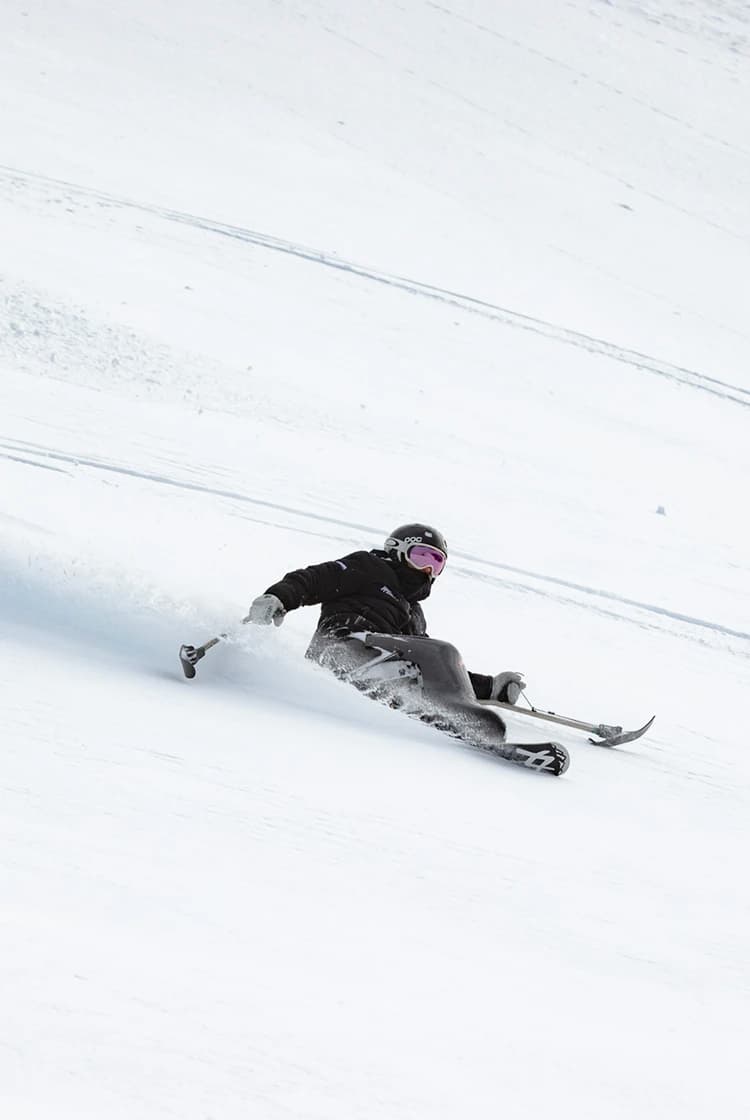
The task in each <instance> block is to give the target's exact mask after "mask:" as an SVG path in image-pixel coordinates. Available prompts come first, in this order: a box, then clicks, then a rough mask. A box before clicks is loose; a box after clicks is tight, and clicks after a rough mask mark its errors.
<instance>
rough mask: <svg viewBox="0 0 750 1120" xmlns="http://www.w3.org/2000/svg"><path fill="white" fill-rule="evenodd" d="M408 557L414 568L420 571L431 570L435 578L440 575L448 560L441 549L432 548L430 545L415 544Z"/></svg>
mask: <svg viewBox="0 0 750 1120" xmlns="http://www.w3.org/2000/svg"><path fill="white" fill-rule="evenodd" d="M406 556H407V559H408V561H409V563H410V564H411V565H412V567H414V568H418V569H419V570H420V571H426V569H427V568H431V569H432V574H433V576H439V575H440V573H441V572H442V570H443V568H444V567H445V564H446V561H447V559H448V557H447V556H446V555H445V553H444V552H441V551H440V549H439V548H432V547H431V546H430V545H429V544H413V545H412V546H411V548H410V549H409V551H408V552H407V554H406Z"/></svg>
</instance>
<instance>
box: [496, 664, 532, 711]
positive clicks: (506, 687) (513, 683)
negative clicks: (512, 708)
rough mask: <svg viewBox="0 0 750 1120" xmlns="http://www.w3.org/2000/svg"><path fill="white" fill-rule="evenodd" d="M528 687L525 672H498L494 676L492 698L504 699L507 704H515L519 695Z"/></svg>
mask: <svg viewBox="0 0 750 1120" xmlns="http://www.w3.org/2000/svg"><path fill="white" fill-rule="evenodd" d="M525 688H526V681H525V680H524V679H523V673H511V672H505V673H498V674H497V676H496V677H493V678H492V691H491V693H490V700H502V701H503V702H504V703H506V704H515V703H516V701H517V700H518V697H519V696H520V695H521V693H522V692H523V690H524V689H525Z"/></svg>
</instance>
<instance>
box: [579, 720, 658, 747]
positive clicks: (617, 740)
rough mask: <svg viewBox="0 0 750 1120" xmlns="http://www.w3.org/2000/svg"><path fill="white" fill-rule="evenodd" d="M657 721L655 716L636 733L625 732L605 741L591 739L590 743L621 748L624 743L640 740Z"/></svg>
mask: <svg viewBox="0 0 750 1120" xmlns="http://www.w3.org/2000/svg"><path fill="white" fill-rule="evenodd" d="M655 719H656V716H655V715H653V716H651V719H650V720H648V721H647V722H646V723H644V725H643V727H639V728H638V729H637V730H636V731H623V732H622V733H621V734H619V735H611V736H607V737H606V738H604V739H589V742H590V743H593V744H594V746H596V747H619V746H621V745H622V744H623V743H632V742H633V741H634V740H635V739H640V737H641V735H645V734H646V732H647V731H648V729H649V727H650V726H651V724H652V723H653V722H654V720H655Z"/></svg>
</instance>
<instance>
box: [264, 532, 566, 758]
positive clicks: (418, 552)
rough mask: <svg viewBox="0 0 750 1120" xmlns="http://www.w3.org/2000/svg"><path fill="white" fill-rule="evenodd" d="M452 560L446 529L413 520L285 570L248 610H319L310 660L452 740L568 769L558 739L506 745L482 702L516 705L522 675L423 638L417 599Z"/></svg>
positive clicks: (271, 618) (501, 728) (267, 615)
mask: <svg viewBox="0 0 750 1120" xmlns="http://www.w3.org/2000/svg"><path fill="white" fill-rule="evenodd" d="M447 560H448V548H447V545H446V542H445V538H444V537H443V535H442V533H440V532H439V531H438V530H437V529H434V528H432V527H431V526H429V525H424V524H422V523H419V522H418V523H413V524H408V525H401V526H399V528H398V529H394V531H393V532H392V533H391V535H390V536H389V537H388V538H387V539H386V541H385V544H384V546H383V549H382V550H381V549H371V550H370V551H359V552H352V553H350V554H349V555H348V556H343V557H342V558H341V559H338V560H329V561H327V562H325V563H322V564H313V565H311V566H310V567H307V568H299V569H297V570H295V571H292V572H288V573H287V574H286V575H285V576H284V577H283V579H281V580H279V581H278V583H274V584H272V585H271V586H270V587H269V588H267V590H266V591H265V592H264V593H263V594H262V595H259V596H258V597H257V598H256V599H255V600H254V601H253V603H252V604H251V606H250V610H249V613H248V621H249V622H254V623H259V624H261V625H269V624H270V623H272V622H273V623H275V624H276V625H277V626H280V625H281V623H282V622H283V621H284V617H285V616H286V614H287V613H288V612H289V611H291V610H296V609H297V607H301V606H311V605H313V604H320V606H321V611H320V618H319V621H318V626H317V629H316V631H315V634H314V635H313V638H312V641H311V642H310V645H309V647H308V650H307V654H306V656H307V657H309V658H312V659H313V660H315V661H317V662H318V663H319V664H320V665H322V666H324V667H325V668H326V669H329V670H330V671H332V672H333V673H335V674H336V675H337V676H339V677H341V678H343V679H345V680H347V681H349V682H350V683H352V684H353V685H355V686H356V687H358V688H360V689H362V690H363V691H366V692H367V693H368V694H369V695H371V696H373V697H375V698H376V699H380V700H385V701H386V702H388V703H390V704H391V705H392V706H393V707H399V708H404V709H405V710H406V711H407V712H408V714H411V715H417V716H418V718H420V719H422V720H424V721H425V722H429V723H432V724H434V725H435V726H437V727H439V728H440V729H441V730H443V731H447V732H448V733H449V734H451V735H453V736H455V737H456V738H459V739H463V740H464V741H466V742H469V743H471V744H473V745H474V746H477V747H480V748H482V749H484V750H488V751H490V752H492V753H495V754H498V755H500V756H501V757H503V758H510V759H512V760H513V761H516V762H522V763H523V764H524V765H526V766H530V767H532V768H534V769H544V770H548V771H551V772H552V773H555V774H561V773H563V772H564V771H565V770H566V769H567V767H568V761H569V760H568V755H567V752H566V750H565V748H564V747H562V746H560V745H559V744H557V743H542V744H532V745H528V746H525V745H520V744H511V743H507V742H506V741H505V723H504V722H503V720H502V719H501V718H500V716H499V714H498V713H497V712H496V711H493V710H491V709H490V708H487V707H484V706H483V705H482V704H480V703H479V701H481V700H500V701H504V702H506V703H509V704H515V703H516V701H517V700H518V697H519V696H520V694H521V691H522V689H524V688H525V687H526V684H525V682H524V680H523V676H522V674H521V673H516V672H512V671H505V672H502V673H497V674H496V675H494V676H493V675H485V674H481V673H469V672H467V670H466V668H465V667H464V664H463V661H462V660H461V657H460V654H459V653H458V650H457V649H456V648H455V647H454V646H452V645H450V643H448V642H443V641H439V640H437V639H434V638H430V637H428V636H427V627H426V623H425V617H424V613H423V611H422V607H421V605H420V604H421V602H422V601H423V600H424V599H426V598H427V597H428V596H429V595H430V593H431V591H432V588H433V585H434V583H435V580H436V579H437V577H438V576H439V575H440V574H441V572H442V571H443V569H444V568H445V565H446V563H447Z"/></svg>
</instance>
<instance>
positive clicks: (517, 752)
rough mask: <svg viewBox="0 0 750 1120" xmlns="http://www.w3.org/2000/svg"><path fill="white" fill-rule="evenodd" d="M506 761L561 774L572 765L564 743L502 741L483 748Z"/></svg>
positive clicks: (529, 768) (530, 768)
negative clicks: (496, 744)
mask: <svg viewBox="0 0 750 1120" xmlns="http://www.w3.org/2000/svg"><path fill="white" fill-rule="evenodd" d="M482 749H484V750H486V751H488V752H489V753H490V754H494V755H496V756H497V757H498V758H502V759H505V761H506V762H515V763H517V764H518V765H519V766H525V767H526V768H527V769H528V770H541V771H543V772H544V773H545V774H554V775H556V776H559V775H560V774H564V773H565V771H566V770H567V769H568V767H569V766H570V755H569V754H568V752H567V751H566V749H565V747H564V746H563V745H562V743H554V742H549V743H502V744H500V745H498V746H488V747H484V748H482Z"/></svg>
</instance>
